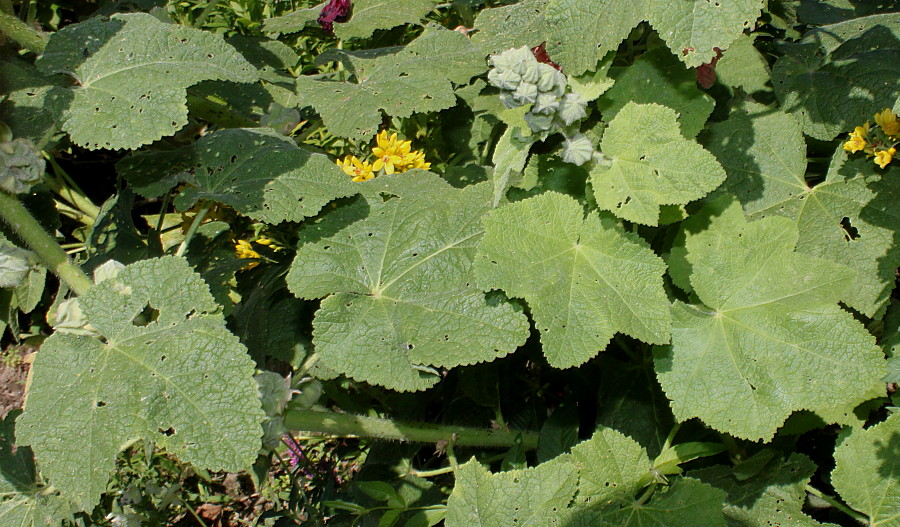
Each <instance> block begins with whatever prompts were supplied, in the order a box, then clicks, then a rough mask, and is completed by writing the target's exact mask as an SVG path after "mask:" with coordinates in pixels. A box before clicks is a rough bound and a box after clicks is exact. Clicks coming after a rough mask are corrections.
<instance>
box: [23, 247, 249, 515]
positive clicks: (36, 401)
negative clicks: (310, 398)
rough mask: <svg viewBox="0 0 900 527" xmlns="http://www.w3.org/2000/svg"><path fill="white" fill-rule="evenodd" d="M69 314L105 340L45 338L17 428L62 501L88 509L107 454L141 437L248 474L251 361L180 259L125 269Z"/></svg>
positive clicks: (206, 464) (109, 460)
mask: <svg viewBox="0 0 900 527" xmlns="http://www.w3.org/2000/svg"><path fill="white" fill-rule="evenodd" d="M79 303H80V305H81V308H82V309H83V310H84V313H85V315H86V317H87V320H88V322H89V323H90V324H91V325H92V326H93V327H94V328H96V329H97V331H99V332H100V334H102V335H103V337H104V340H102V341H101V340H97V339H94V338H90V337H82V336H76V335H71V334H64V333H57V334H54V335H53V336H51V337H50V338H48V339H47V340H46V341H45V342H44V345H43V346H42V347H41V350H40V352H39V353H38V355H37V358H36V359H35V362H34V365H33V369H32V374H33V380H32V384H31V390H30V392H29V398H28V411H27V412H26V413H25V414H24V415H23V416H22V418H21V420H20V423H19V439H20V442H21V443H22V444H26V445H31V446H32V448H33V449H34V452H35V456H36V457H37V460H38V462H39V463H40V466H41V471H42V473H43V474H44V475H45V476H46V477H48V478H49V479H50V481H51V482H52V484H53V485H54V486H55V487H56V488H58V489H59V490H60V491H61V492H62V494H63V496H65V497H68V498H70V499H72V500H73V501H74V502H75V503H76V504H77V505H78V506H79V507H80V508H81V509H82V510H91V509H92V507H93V506H94V505H95V504H96V503H97V500H98V499H99V497H100V494H101V493H103V492H105V491H106V488H107V480H108V478H109V473H110V472H111V471H112V469H113V468H114V466H115V457H116V454H117V453H118V452H119V450H121V449H122V448H123V447H124V446H125V445H127V444H129V443H130V442H132V441H134V440H137V439H141V438H143V439H145V440H150V441H154V442H155V443H156V444H157V445H159V446H160V447H162V448H165V449H166V450H167V451H168V452H169V453H171V454H174V455H176V456H178V457H179V458H180V459H181V460H183V461H186V462H189V463H193V464H195V465H197V466H199V467H202V468H206V469H208V470H227V471H232V472H234V471H239V470H243V469H245V468H247V467H249V466H250V465H252V464H253V461H254V460H255V459H256V456H257V452H258V450H259V447H260V437H261V436H262V429H261V427H260V423H261V421H262V419H263V413H262V410H261V409H260V402H259V399H258V397H257V391H258V389H257V385H256V382H255V381H254V379H253V373H254V365H253V362H252V361H251V360H250V358H249V357H248V356H247V354H246V350H245V349H244V347H243V346H241V344H240V342H238V340H237V338H236V337H234V336H233V335H232V334H231V333H229V332H228V330H227V329H225V324H224V320H223V318H222V316H221V315H217V314H214V313H215V312H216V311H217V310H218V309H219V308H218V306H217V305H216V303H215V302H214V301H213V298H212V296H211V295H210V294H209V289H208V288H207V286H206V284H204V283H203V281H202V280H201V279H200V277H199V276H198V275H196V274H195V273H194V272H193V271H192V270H191V268H190V267H189V266H188V265H187V263H186V262H185V261H184V260H182V259H178V258H173V257H166V258H160V259H153V260H144V261H141V262H139V263H136V264H133V265H130V266H128V267H126V268H125V269H123V270H122V271H120V272H119V274H118V275H117V276H116V277H115V278H109V279H107V280H105V281H103V282H101V283H100V284H97V285H95V286H94V287H93V288H91V289H90V290H89V291H88V292H87V293H86V294H85V295H84V296H82V297H80V298H79Z"/></svg>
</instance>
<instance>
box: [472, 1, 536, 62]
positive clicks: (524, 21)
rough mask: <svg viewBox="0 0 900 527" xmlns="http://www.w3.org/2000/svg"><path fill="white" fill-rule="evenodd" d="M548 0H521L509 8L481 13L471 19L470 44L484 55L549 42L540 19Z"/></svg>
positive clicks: (499, 8) (508, 6)
mask: <svg viewBox="0 0 900 527" xmlns="http://www.w3.org/2000/svg"><path fill="white" fill-rule="evenodd" d="M547 3H548V0H525V1H524V2H519V3H517V4H513V5H506V6H502V7H495V8H491V9H483V10H481V11H480V12H479V13H478V16H477V17H476V18H475V29H476V30H477V32H475V33H474V34H473V35H472V42H474V43H475V45H476V46H478V47H479V49H481V51H482V52H483V53H484V54H486V55H493V54H496V53H500V52H502V51H506V50H508V49H511V48H520V47H522V46H528V47H529V48H533V47H535V46H539V45H540V44H541V43H542V42H544V41H546V40H547V39H548V38H549V34H550V28H549V26H548V25H547V21H546V20H545V19H544V11H545V10H546V8H547Z"/></svg>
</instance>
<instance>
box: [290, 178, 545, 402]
mask: <svg viewBox="0 0 900 527" xmlns="http://www.w3.org/2000/svg"><path fill="white" fill-rule="evenodd" d="M356 185H358V188H360V189H361V191H362V192H364V194H365V199H364V200H358V201H357V202H356V203H355V204H354V205H352V206H346V207H342V208H340V209H337V210H335V211H333V212H331V213H329V214H326V215H325V216H324V217H323V218H322V219H321V220H320V221H319V222H317V223H314V224H308V225H307V226H306V227H305V228H304V229H302V230H301V232H300V247H299V249H298V250H297V257H296V259H295V260H294V263H293V264H292V266H291V270H290V272H289V274H288V277H287V283H288V288H289V289H290V290H291V292H293V293H294V294H295V295H296V296H298V297H300V298H306V299H315V298H323V297H326V298H325V299H324V300H323V301H322V304H321V308H320V309H319V311H318V312H317V313H316V316H315V320H314V322H313V325H314V333H313V345H314V346H315V349H316V352H317V353H318V354H319V356H320V357H321V361H322V362H323V363H324V364H325V366H327V367H329V368H331V369H333V370H336V371H338V372H340V373H344V374H346V375H348V376H350V377H353V378H355V379H358V380H363V381H367V382H371V383H374V384H380V385H382V386H386V387H388V388H391V389H395V390H401V391H411V390H423V389H425V388H428V387H429V386H431V385H433V384H434V383H436V382H437V381H438V380H439V376H438V375H437V371H436V370H434V369H433V367H441V368H452V367H455V366H459V365H463V364H474V363H477V362H483V361H491V360H494V359H496V358H497V357H502V356H504V355H506V354H508V353H510V352H512V351H513V350H515V349H516V348H517V347H518V346H519V345H521V344H522V343H524V342H525V339H526V337H527V335H528V324H527V321H526V319H525V317H524V315H523V314H522V313H521V312H520V310H518V309H515V308H514V307H513V306H512V305H511V304H509V303H507V302H503V301H501V300H499V299H497V298H491V299H489V298H486V297H485V295H484V293H482V292H481V290H480V289H478V288H477V287H476V286H475V283H474V279H473V277H472V260H473V258H474V253H475V244H476V243H477V242H478V240H479V239H480V238H481V236H482V228H481V216H482V215H483V214H484V213H485V211H487V210H488V209H489V208H490V206H491V189H490V185H489V184H488V183H486V182H485V183H480V184H478V185H474V186H470V187H466V188H464V189H454V188H453V187H451V186H450V185H449V184H447V183H446V182H444V181H443V180H442V179H441V178H440V177H438V176H437V175H435V174H432V173H430V172H424V171H418V170H416V171H410V172H406V173H404V174H398V175H394V176H382V177H379V178H376V179H374V180H372V181H369V182H365V183H357V184H356Z"/></svg>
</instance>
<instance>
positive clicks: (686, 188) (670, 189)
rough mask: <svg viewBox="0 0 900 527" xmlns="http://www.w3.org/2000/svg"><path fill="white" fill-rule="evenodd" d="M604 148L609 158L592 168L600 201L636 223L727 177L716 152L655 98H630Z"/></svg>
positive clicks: (653, 220) (653, 221)
mask: <svg viewBox="0 0 900 527" xmlns="http://www.w3.org/2000/svg"><path fill="white" fill-rule="evenodd" d="M600 150H601V151H602V152H603V155H604V156H605V157H606V158H608V159H609V160H610V162H609V163H598V164H597V166H596V167H595V168H594V169H593V170H591V185H593V187H594V196H595V197H596V199H597V206H598V207H600V208H601V209H604V210H609V211H611V212H612V213H613V214H615V215H616V216H619V217H620V218H623V219H626V220H628V221H633V222H635V223H641V224H644V225H652V226H656V225H657V224H658V223H659V214H660V207H661V206H662V205H684V204H686V203H688V202H690V201H692V200H695V199H698V198H701V197H703V196H705V195H706V194H707V193H709V192H710V191H712V190H714V189H715V188H716V187H718V186H719V185H720V184H721V183H722V181H724V180H725V171H724V170H723V169H722V166H721V165H719V163H718V162H717V161H716V158H715V157H714V156H713V155H712V154H710V153H709V152H707V151H706V150H704V149H703V147H702V146H700V145H699V144H697V143H696V142H695V141H693V140H690V139H685V138H684V136H682V135H681V131H680V129H679V127H678V116H677V114H676V113H675V111H674V110H672V109H671V108H666V107H665V106H659V105H657V104H634V103H628V104H626V105H625V106H624V107H623V108H622V109H621V110H620V111H619V112H618V114H616V118H615V119H613V121H612V122H611V123H610V124H609V127H608V128H607V129H606V131H605V132H604V133H603V140H602V141H601V142H600Z"/></svg>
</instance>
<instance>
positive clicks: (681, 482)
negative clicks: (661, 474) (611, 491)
mask: <svg viewBox="0 0 900 527" xmlns="http://www.w3.org/2000/svg"><path fill="white" fill-rule="evenodd" d="M724 498H725V493H724V492H722V491H721V490H719V489H717V488H715V487H711V486H709V485H707V484H705V483H702V482H700V481H697V480H695V479H691V478H681V479H678V480H677V481H675V483H674V484H672V485H671V486H669V487H668V488H666V489H665V490H662V491H657V492H655V493H654V494H653V497H651V498H650V501H648V502H647V503H640V502H638V501H632V502H626V503H623V504H621V505H619V506H618V507H615V506H614V507H610V508H608V509H607V510H605V511H603V513H602V514H601V515H599V517H598V518H597V519H598V522H597V523H595V524H594V525H597V526H602V527H607V526H608V527H632V526H633V527H644V526H648V525H651V526H660V527H663V526H664V527H694V526H696V525H703V526H704V527H706V526H708V527H726V525H727V523H725V515H724V514H723V513H722V502H723V501H724Z"/></svg>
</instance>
